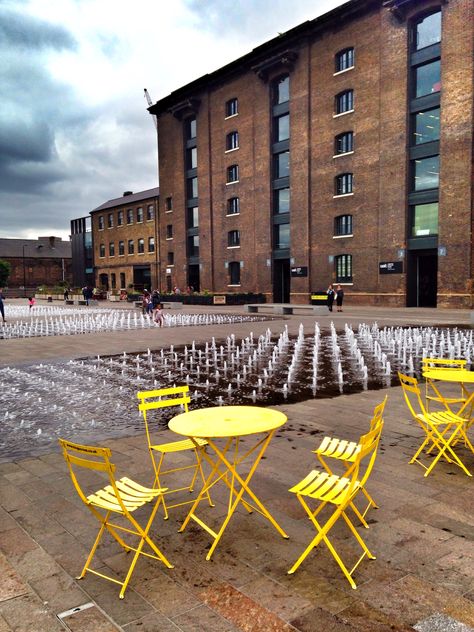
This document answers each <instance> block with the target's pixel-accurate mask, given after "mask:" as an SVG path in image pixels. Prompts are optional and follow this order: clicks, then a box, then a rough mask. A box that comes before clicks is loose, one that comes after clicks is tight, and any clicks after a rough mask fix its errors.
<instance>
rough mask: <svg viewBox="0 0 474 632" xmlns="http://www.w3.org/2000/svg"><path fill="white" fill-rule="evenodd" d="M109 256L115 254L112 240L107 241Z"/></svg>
mask: <svg viewBox="0 0 474 632" xmlns="http://www.w3.org/2000/svg"><path fill="white" fill-rule="evenodd" d="M109 256H110V257H114V256H115V244H114V242H113V241H111V242H110V243H109Z"/></svg>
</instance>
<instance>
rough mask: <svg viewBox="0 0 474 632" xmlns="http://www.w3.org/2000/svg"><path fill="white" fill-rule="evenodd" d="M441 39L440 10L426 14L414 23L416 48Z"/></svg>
mask: <svg viewBox="0 0 474 632" xmlns="http://www.w3.org/2000/svg"><path fill="white" fill-rule="evenodd" d="M440 41H441V11H438V12H437V13H432V14H431V15H427V16H426V17H425V18H423V19H422V20H420V21H419V22H418V23H417V25H416V38H415V47H416V50H420V49H421V48H426V46H431V45H432V44H436V43H437V42H440Z"/></svg>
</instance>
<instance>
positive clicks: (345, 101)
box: [336, 90, 354, 114]
mask: <svg viewBox="0 0 474 632" xmlns="http://www.w3.org/2000/svg"><path fill="white" fill-rule="evenodd" d="M353 109H354V91H353V90H345V91H344V92H340V93H339V94H338V95H337V96H336V114H343V113H344V112H350V111H351V110H353Z"/></svg>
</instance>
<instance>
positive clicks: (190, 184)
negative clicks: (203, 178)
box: [187, 178, 198, 199]
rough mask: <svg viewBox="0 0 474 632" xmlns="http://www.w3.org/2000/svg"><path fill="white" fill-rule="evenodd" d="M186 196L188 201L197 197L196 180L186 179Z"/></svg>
mask: <svg viewBox="0 0 474 632" xmlns="http://www.w3.org/2000/svg"><path fill="white" fill-rule="evenodd" d="M187 196H188V199H190V198H197V197H198V179H197V178H188V179H187Z"/></svg>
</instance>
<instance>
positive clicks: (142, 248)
mask: <svg viewBox="0 0 474 632" xmlns="http://www.w3.org/2000/svg"><path fill="white" fill-rule="evenodd" d="M138 252H139V253H140V254H143V253H144V252H145V240H144V239H142V238H140V239H139V240H138Z"/></svg>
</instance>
